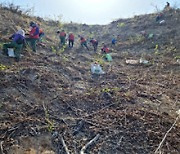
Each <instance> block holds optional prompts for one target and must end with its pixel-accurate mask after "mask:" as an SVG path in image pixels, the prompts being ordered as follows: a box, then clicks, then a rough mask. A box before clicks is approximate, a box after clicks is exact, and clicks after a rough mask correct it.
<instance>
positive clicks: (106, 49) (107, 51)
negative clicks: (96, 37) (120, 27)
mask: <svg viewBox="0 0 180 154" xmlns="http://www.w3.org/2000/svg"><path fill="white" fill-rule="evenodd" d="M101 51H102V52H103V53H105V54H107V53H109V48H108V47H107V45H106V44H104V43H103V47H102V49H101Z"/></svg>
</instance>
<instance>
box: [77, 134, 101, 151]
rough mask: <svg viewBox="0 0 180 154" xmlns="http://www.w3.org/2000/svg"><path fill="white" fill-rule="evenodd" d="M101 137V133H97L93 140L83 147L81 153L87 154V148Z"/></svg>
mask: <svg viewBox="0 0 180 154" xmlns="http://www.w3.org/2000/svg"><path fill="white" fill-rule="evenodd" d="M99 137H100V134H97V135H96V136H95V137H94V138H93V139H92V140H90V141H89V142H88V143H87V144H86V145H85V146H83V147H82V149H81V151H80V154H85V151H86V149H87V148H88V147H89V146H91V145H92V144H93V143H95V142H96V141H97V140H98V139H99Z"/></svg>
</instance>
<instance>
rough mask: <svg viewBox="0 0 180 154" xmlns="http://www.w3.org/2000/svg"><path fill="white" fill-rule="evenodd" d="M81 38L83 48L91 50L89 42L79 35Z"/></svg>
mask: <svg viewBox="0 0 180 154" xmlns="http://www.w3.org/2000/svg"><path fill="white" fill-rule="evenodd" d="M79 38H80V41H81V46H82V47H83V46H85V47H86V49H87V50H89V48H88V46H87V41H86V39H85V38H84V37H82V36H80V35H79Z"/></svg>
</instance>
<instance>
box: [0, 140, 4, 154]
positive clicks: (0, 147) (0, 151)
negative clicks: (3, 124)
mask: <svg viewBox="0 0 180 154" xmlns="http://www.w3.org/2000/svg"><path fill="white" fill-rule="evenodd" d="M0 153H1V154H4V152H3V141H1V143H0Z"/></svg>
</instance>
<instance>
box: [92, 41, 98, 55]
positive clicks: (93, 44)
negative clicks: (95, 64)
mask: <svg viewBox="0 0 180 154" xmlns="http://www.w3.org/2000/svg"><path fill="white" fill-rule="evenodd" d="M90 43H91V44H92V46H93V47H94V52H96V51H97V47H98V41H97V40H95V39H91V40H90Z"/></svg>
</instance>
